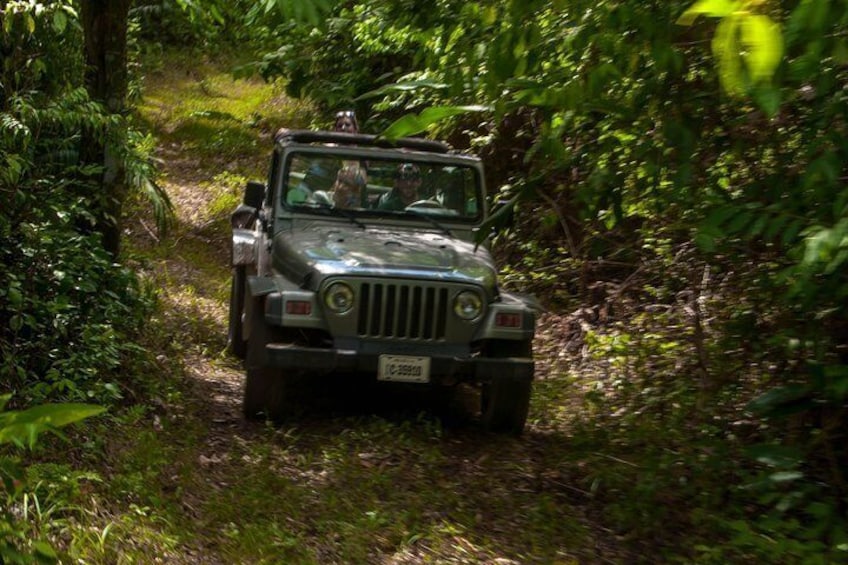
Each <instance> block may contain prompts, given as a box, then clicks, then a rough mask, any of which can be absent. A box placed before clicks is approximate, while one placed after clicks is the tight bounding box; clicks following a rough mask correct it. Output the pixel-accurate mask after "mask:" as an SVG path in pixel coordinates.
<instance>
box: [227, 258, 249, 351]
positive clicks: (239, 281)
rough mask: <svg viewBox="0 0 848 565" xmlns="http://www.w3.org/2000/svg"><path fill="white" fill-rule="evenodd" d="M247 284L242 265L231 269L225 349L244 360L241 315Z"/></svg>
mask: <svg viewBox="0 0 848 565" xmlns="http://www.w3.org/2000/svg"><path fill="white" fill-rule="evenodd" d="M246 284H247V269H246V267H245V266H244V265H239V266H237V267H234V268H233V279H232V282H231V283H230V326H229V332H228V335H227V349H228V350H229V352H230V353H232V354H233V355H235V356H236V357H238V358H239V359H244V356H245V355H246V353H247V344H246V343H245V341H244V329H243V325H242V324H243V322H242V314H244V291H245V286H246Z"/></svg>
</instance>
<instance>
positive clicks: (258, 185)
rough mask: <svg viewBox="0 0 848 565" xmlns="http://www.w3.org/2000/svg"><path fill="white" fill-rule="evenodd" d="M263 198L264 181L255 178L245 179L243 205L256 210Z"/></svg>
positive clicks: (260, 205)
mask: <svg viewBox="0 0 848 565" xmlns="http://www.w3.org/2000/svg"><path fill="white" fill-rule="evenodd" d="M264 199H265V183H264V182H259V181H255V180H250V181H247V187H246V188H245V189H244V205H245V206H249V207H250V208H255V209H257V210H258V209H259V208H261V207H262V201H263V200H264Z"/></svg>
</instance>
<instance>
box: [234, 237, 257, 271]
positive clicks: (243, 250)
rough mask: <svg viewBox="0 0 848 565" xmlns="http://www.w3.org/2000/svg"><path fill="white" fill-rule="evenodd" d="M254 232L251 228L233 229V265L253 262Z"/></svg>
mask: <svg viewBox="0 0 848 565" xmlns="http://www.w3.org/2000/svg"><path fill="white" fill-rule="evenodd" d="M255 248H256V232H254V231H253V230H252V229H245V228H235V229H233V267H237V266H239V265H252V264H253V263H254V262H255V256H256V253H255Z"/></svg>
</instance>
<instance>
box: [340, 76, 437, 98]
mask: <svg viewBox="0 0 848 565" xmlns="http://www.w3.org/2000/svg"><path fill="white" fill-rule="evenodd" d="M448 86H449V85H448V84H447V83H444V82H440V81H435V80H410V81H405V82H396V83H394V84H388V85H385V86H381V87H380V88H378V89H376V90H371V91H369V92H366V93H365V94H362V95H360V96H357V97H356V98H354V100H356V101H360V100H367V99H369V98H376V97H380V96H385V95H386V94H389V93H392V92H415V91H417V90H422V89H428V88H431V89H434V90H445V89H447V88H448Z"/></svg>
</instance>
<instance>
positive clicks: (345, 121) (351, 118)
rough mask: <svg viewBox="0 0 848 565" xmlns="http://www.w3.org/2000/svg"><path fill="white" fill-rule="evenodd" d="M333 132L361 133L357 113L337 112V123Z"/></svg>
mask: <svg viewBox="0 0 848 565" xmlns="http://www.w3.org/2000/svg"><path fill="white" fill-rule="evenodd" d="M333 131H338V132H341V133H359V123H358V122H357V121H356V113H355V112H354V111H353V110H342V111H341V112H336V122H335V123H334V124H333Z"/></svg>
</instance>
